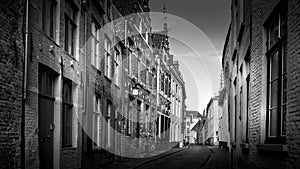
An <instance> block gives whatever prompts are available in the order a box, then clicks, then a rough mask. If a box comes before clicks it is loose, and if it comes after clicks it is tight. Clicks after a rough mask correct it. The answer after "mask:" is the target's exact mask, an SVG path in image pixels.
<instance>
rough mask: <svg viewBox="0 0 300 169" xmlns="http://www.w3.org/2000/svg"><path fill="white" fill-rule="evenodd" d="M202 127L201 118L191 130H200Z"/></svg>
mask: <svg viewBox="0 0 300 169" xmlns="http://www.w3.org/2000/svg"><path fill="white" fill-rule="evenodd" d="M200 129H201V120H198V122H197V123H196V124H195V125H194V126H193V127H192V129H191V130H193V131H198V130H200Z"/></svg>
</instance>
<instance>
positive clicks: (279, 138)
mask: <svg viewBox="0 0 300 169" xmlns="http://www.w3.org/2000/svg"><path fill="white" fill-rule="evenodd" d="M274 12H275V14H273V15H271V16H270V17H272V19H269V20H268V22H267V23H266V24H265V28H266V31H267V52H266V57H267V62H268V65H267V70H268V71H267V109H266V110H267V111H266V113H267V114H266V140H265V142H266V143H270V144H274V143H279V144H285V143H286V130H285V134H283V131H282V128H283V125H286V124H283V120H285V119H286V117H283V116H282V115H283V112H282V106H284V105H286V103H284V104H283V103H282V95H283V93H282V91H283V83H284V82H287V81H283V76H286V72H285V73H283V72H282V71H283V70H282V68H283V66H284V65H283V62H282V60H283V57H284V58H285V59H287V58H286V56H287V54H286V53H283V51H285V52H286V48H287V10H286V8H282V9H280V10H278V9H277V10H275V11H274ZM282 16H283V17H284V20H285V23H286V25H283V26H284V27H285V28H284V29H285V32H284V35H281V33H282V32H281V28H282V25H281V20H282V18H283V17H282ZM276 21H278V22H279V23H278V25H277V26H278V30H277V31H278V37H276V38H277V41H276V42H275V43H274V44H273V45H272V46H271V41H270V38H271V35H270V34H271V33H270V27H271V26H272V25H273V24H274V22H276ZM276 53H277V54H276ZM276 55H277V56H276ZM274 56H276V57H278V58H277V59H278V63H277V65H276V66H277V67H278V71H277V75H276V76H277V79H276V80H277V100H276V101H277V103H276V109H277V112H276V116H277V121H276V134H275V135H274V136H271V135H270V133H271V126H270V125H271V119H270V111H271V110H272V109H271V107H270V106H271V103H270V101H271V97H272V95H271V94H272V92H271V90H272V86H271V83H272V82H273V80H274V79H273V80H272V79H271V78H272V76H271V74H272V66H271V64H272V63H271V57H274ZM285 66H286V65H285ZM285 115H286V110H285Z"/></svg>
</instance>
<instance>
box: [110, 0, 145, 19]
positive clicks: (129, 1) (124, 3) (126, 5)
mask: <svg viewBox="0 0 300 169" xmlns="http://www.w3.org/2000/svg"><path fill="white" fill-rule="evenodd" d="M112 2H113V4H114V5H115V6H116V7H117V8H118V9H119V11H120V13H121V14H122V15H123V16H127V15H130V14H134V13H135V9H134V6H135V5H137V4H140V3H141V2H140V1H139V0H113V1H112Z"/></svg>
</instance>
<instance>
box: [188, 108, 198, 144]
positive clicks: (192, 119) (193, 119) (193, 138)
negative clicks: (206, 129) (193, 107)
mask: <svg viewBox="0 0 300 169" xmlns="http://www.w3.org/2000/svg"><path fill="white" fill-rule="evenodd" d="M201 119H202V115H201V114H200V113H199V112H198V111H186V116H185V127H186V128H185V133H186V135H185V142H189V144H196V143H197V142H198V140H197V131H196V130H195V129H194V130H193V128H194V127H195V126H196V125H197V124H198V122H199V121H201Z"/></svg>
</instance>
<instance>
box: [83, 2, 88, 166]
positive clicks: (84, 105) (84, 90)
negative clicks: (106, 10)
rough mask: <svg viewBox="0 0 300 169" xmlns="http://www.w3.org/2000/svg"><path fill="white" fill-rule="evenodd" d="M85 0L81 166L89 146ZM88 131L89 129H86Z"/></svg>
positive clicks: (85, 14)
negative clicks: (86, 138) (87, 138)
mask: <svg viewBox="0 0 300 169" xmlns="http://www.w3.org/2000/svg"><path fill="white" fill-rule="evenodd" d="M83 2H85V3H84V4H83V5H84V6H83V9H84V11H83V15H84V17H83V18H84V44H85V47H84V71H85V76H84V78H83V79H84V82H85V83H84V82H83V86H84V87H83V88H84V89H83V103H82V104H83V110H82V119H81V120H82V124H81V129H82V130H81V132H82V133H81V137H82V138H81V139H82V141H81V144H82V145H81V154H82V156H81V168H84V155H85V149H86V148H87V142H86V141H85V137H86V136H85V134H84V131H85V130H84V125H87V124H86V116H87V92H88V89H87V85H88V73H87V44H86V43H87V9H86V8H87V2H86V1H83ZM86 131H87V130H86ZM83 144H86V146H84V145H83Z"/></svg>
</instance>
